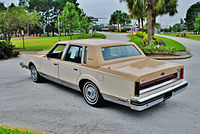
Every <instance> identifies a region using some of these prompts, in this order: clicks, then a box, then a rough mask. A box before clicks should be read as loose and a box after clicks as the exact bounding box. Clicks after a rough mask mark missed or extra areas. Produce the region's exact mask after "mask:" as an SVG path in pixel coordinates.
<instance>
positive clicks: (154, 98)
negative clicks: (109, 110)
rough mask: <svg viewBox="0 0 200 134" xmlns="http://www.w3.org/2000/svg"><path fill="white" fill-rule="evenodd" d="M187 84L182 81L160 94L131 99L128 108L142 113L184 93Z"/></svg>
mask: <svg viewBox="0 0 200 134" xmlns="http://www.w3.org/2000/svg"><path fill="white" fill-rule="evenodd" d="M187 85H188V83H187V81H185V80H184V81H183V82H181V83H179V84H177V85H175V86H172V87H169V88H167V89H165V90H162V91H160V92H157V93H154V94H151V95H149V96H146V97H143V98H139V99H137V98H136V97H133V98H131V99H130V107H131V109H134V110H137V111H142V110H145V109H147V108H149V107H152V106H154V105H156V104H159V103H161V102H163V101H165V100H167V99H169V98H171V97H172V96H174V95H176V94H178V93H180V92H182V91H184V90H185V89H186V87H187Z"/></svg>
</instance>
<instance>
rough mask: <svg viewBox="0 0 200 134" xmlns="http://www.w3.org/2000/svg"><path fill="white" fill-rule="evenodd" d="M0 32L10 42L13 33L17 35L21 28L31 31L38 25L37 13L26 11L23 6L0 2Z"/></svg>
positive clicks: (27, 31)
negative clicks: (6, 5)
mask: <svg viewBox="0 0 200 134" xmlns="http://www.w3.org/2000/svg"><path fill="white" fill-rule="evenodd" d="M0 16H1V17H0V33H2V37H1V38H4V39H5V40H6V41H8V42H10V40H11V38H12V36H13V35H15V36H16V37H18V36H19V35H21V34H22V32H21V31H22V30H23V31H24V32H26V33H31V29H33V28H37V27H38V26H39V25H40V21H39V14H38V13H36V12H29V13H27V12H26V10H25V8H24V7H17V6H15V5H14V4H11V5H10V6H9V7H5V6H4V4H3V3H0Z"/></svg>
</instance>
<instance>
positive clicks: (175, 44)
mask: <svg viewBox="0 0 200 134" xmlns="http://www.w3.org/2000/svg"><path fill="white" fill-rule="evenodd" d="M129 37H130V42H134V43H135V44H137V45H139V44H140V42H141V41H142V39H141V38H140V37H138V36H136V35H129ZM156 38H158V39H161V40H162V41H163V42H164V43H165V44H166V48H175V49H176V51H186V48H185V46H184V45H183V44H181V43H179V42H177V41H175V40H172V39H169V38H165V37H158V36H156Z"/></svg>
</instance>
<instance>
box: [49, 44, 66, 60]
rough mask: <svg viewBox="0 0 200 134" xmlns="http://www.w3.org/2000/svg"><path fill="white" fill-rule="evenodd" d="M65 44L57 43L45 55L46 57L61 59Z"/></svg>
mask: <svg viewBox="0 0 200 134" xmlns="http://www.w3.org/2000/svg"><path fill="white" fill-rule="evenodd" d="M65 47H66V44H57V45H56V46H55V48H54V49H53V50H51V52H50V53H49V54H48V55H47V57H48V58H54V59H61V57H62V54H63V51H64V49H65Z"/></svg>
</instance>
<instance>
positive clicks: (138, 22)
mask: <svg viewBox="0 0 200 134" xmlns="http://www.w3.org/2000/svg"><path fill="white" fill-rule="evenodd" d="M138 27H139V31H140V19H138Z"/></svg>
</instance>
